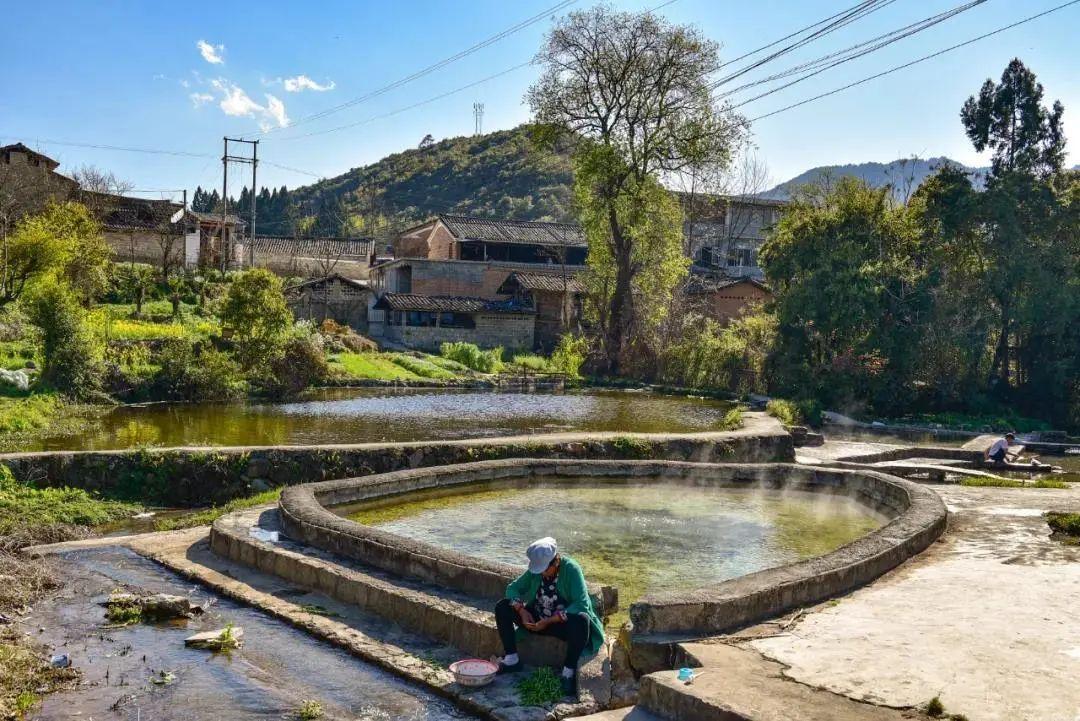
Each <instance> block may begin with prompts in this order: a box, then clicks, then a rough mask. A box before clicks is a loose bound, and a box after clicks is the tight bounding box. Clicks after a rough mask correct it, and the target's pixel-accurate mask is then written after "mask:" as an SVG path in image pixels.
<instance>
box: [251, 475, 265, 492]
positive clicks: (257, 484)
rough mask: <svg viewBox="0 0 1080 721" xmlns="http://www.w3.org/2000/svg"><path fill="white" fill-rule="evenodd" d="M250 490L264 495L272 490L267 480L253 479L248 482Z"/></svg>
mask: <svg viewBox="0 0 1080 721" xmlns="http://www.w3.org/2000/svg"><path fill="white" fill-rule="evenodd" d="M248 488H250V489H251V490H253V491H255V492H256V493H262V492H263V491H269V490H270V481H268V480H266V479H265V478H252V479H251V480H250V481H248Z"/></svg>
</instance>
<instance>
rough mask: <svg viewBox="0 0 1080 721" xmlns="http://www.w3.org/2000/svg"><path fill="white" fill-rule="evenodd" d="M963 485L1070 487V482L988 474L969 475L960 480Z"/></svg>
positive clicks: (988, 486)
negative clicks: (1032, 479) (1030, 479)
mask: <svg viewBox="0 0 1080 721" xmlns="http://www.w3.org/2000/svg"><path fill="white" fill-rule="evenodd" d="M960 485H961V486H970V487H973V488H1068V487H1069V484H1068V483H1066V482H1065V481H1058V480H1055V479H1053V478H1039V479H1038V480H1035V481H1031V482H1028V481H1020V480H1017V479H1015V478H1001V477H998V476H994V477H992V478H988V477H986V476H967V477H965V478H962V479H961V480H960Z"/></svg>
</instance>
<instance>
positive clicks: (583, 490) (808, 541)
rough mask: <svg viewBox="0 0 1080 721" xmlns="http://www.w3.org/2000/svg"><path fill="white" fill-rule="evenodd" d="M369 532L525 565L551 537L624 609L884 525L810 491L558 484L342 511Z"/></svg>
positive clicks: (431, 495)
mask: <svg viewBox="0 0 1080 721" xmlns="http://www.w3.org/2000/svg"><path fill="white" fill-rule="evenodd" d="M334 510H335V512H337V513H339V514H341V515H345V516H347V517H349V518H352V519H353V520H355V521H358V522H360V523H365V524H368V525H374V526H378V527H380V528H382V529H384V530H387V531H391V532H393V533H397V534H399V535H402V536H406V537H409V538H414V539H418V540H423V541H427V542H430V543H434V544H437V545H440V546H443V547H446V548H452V549H454V550H456V551H461V552H463V553H468V554H471V555H475V556H480V557H482V558H486V559H489V560H492V561H502V562H504V563H512V564H515V565H519V566H520V565H522V564H523V563H524V551H525V547H526V546H528V544H529V543H530V542H532V541H534V540H535V539H537V538H540V537H543V536H554V537H555V538H556V539H557V540H558V542H559V546H560V548H561V549H562V550H564V551H565V552H566V553H568V554H570V555H572V556H573V557H574V558H576V559H577V560H578V561H580V562H581V564H582V565H583V567H584V569H585V572H586V574H587V576H588V578H589V580H590V581H594V582H597V583H604V584H612V585H615V586H618V588H619V594H620V606H621V607H622V610H623V612H624V613H625V610H626V608H628V606H629V604H630V603H631V602H632V601H634V600H636V599H637V598H639V597H641V596H642V595H644V594H647V593H650V592H653V591H664V590H681V589H690V588H697V587H699V586H702V585H705V584H710V583H715V582H718V581H722V580H725V579H729V578H734V577H736V576H741V575H744V574H747V573H753V572H754V571H760V570H763V569H766V568H772V567H774V566H780V565H784V564H787V563H791V562H794V561H799V560H803V559H806V558H810V557H813V556H818V555H821V554H823V553H827V552H829V551H832V550H833V549H835V548H838V547H839V546H842V545H844V544H846V543H848V542H850V541H853V540H855V539H856V538H858V537H860V536H862V535H864V534H866V533H868V532H870V531H872V530H874V529H875V528H877V527H879V526H880V525H881V524H882V523H883V522H885V517H884V516H882V515H879V514H877V513H875V512H874V511H872V510H870V509H869V508H867V507H866V506H864V505H862V504H860V503H858V502H856V501H855V500H853V499H851V498H848V497H844V496H835V495H828V494H824V493H812V492H802V491H784V492H781V491H771V490H760V491H759V490H743V489H733V488H710V487H699V486H689V485H681V484H673V483H651V484H641V483H626V484H622V483H614V484H613V483H598V482H597V481H596V480H595V479H588V478H583V479H558V480H554V479H548V480H542V481H540V482H536V483H530V484H528V485H525V486H511V487H506V486H498V487H495V486H490V485H484V484H478V485H475V486H468V487H467V488H464V489H457V491H456V492H455V494H454V495H447V492H446V491H445V490H443V491H438V492H418V493H412V494H405V495H402V496H397V497H394V498H391V499H386V500H384V501H381V502H377V503H374V504H366V505H363V504H361V505H356V506H352V507H338V508H336V509H334Z"/></svg>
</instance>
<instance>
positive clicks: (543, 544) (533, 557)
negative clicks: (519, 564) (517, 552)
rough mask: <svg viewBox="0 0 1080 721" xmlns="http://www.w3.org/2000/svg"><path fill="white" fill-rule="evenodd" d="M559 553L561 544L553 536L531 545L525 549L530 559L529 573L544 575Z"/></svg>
mask: <svg viewBox="0 0 1080 721" xmlns="http://www.w3.org/2000/svg"><path fill="white" fill-rule="evenodd" d="M558 553H559V544H557V543H556V542H555V539H554V538H552V537H551V536H546V537H544V538H541V539H540V540H538V541H533V542H532V543H530V544H529V547H528V548H526V549H525V555H526V556H528V558H529V573H536V574H541V573H543V572H544V571H545V570H546V569H547V567H548V566H550V565H551V562H552V561H553V560H555V556H557V555H558Z"/></svg>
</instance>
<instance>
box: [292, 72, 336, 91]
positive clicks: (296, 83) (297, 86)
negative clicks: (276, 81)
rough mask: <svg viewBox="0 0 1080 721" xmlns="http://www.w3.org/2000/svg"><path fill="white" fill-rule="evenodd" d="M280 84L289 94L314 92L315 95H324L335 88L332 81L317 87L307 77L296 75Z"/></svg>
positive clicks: (316, 84)
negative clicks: (282, 84) (306, 91)
mask: <svg viewBox="0 0 1080 721" xmlns="http://www.w3.org/2000/svg"><path fill="white" fill-rule="evenodd" d="M282 82H283V83H284V84H285V91H286V92H289V93H299V92H303V91H304V90H314V91H315V92H317V93H325V92H326V91H327V90H333V89H334V87H335V83H334V81H333V80H330V81H328V82H327V83H326V84H325V85H319V84H318V83H317V82H315V81H314V80H312V79H311V78H309V77H308V76H307V75H297V76H296V77H295V78H285V80H284V81H282Z"/></svg>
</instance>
